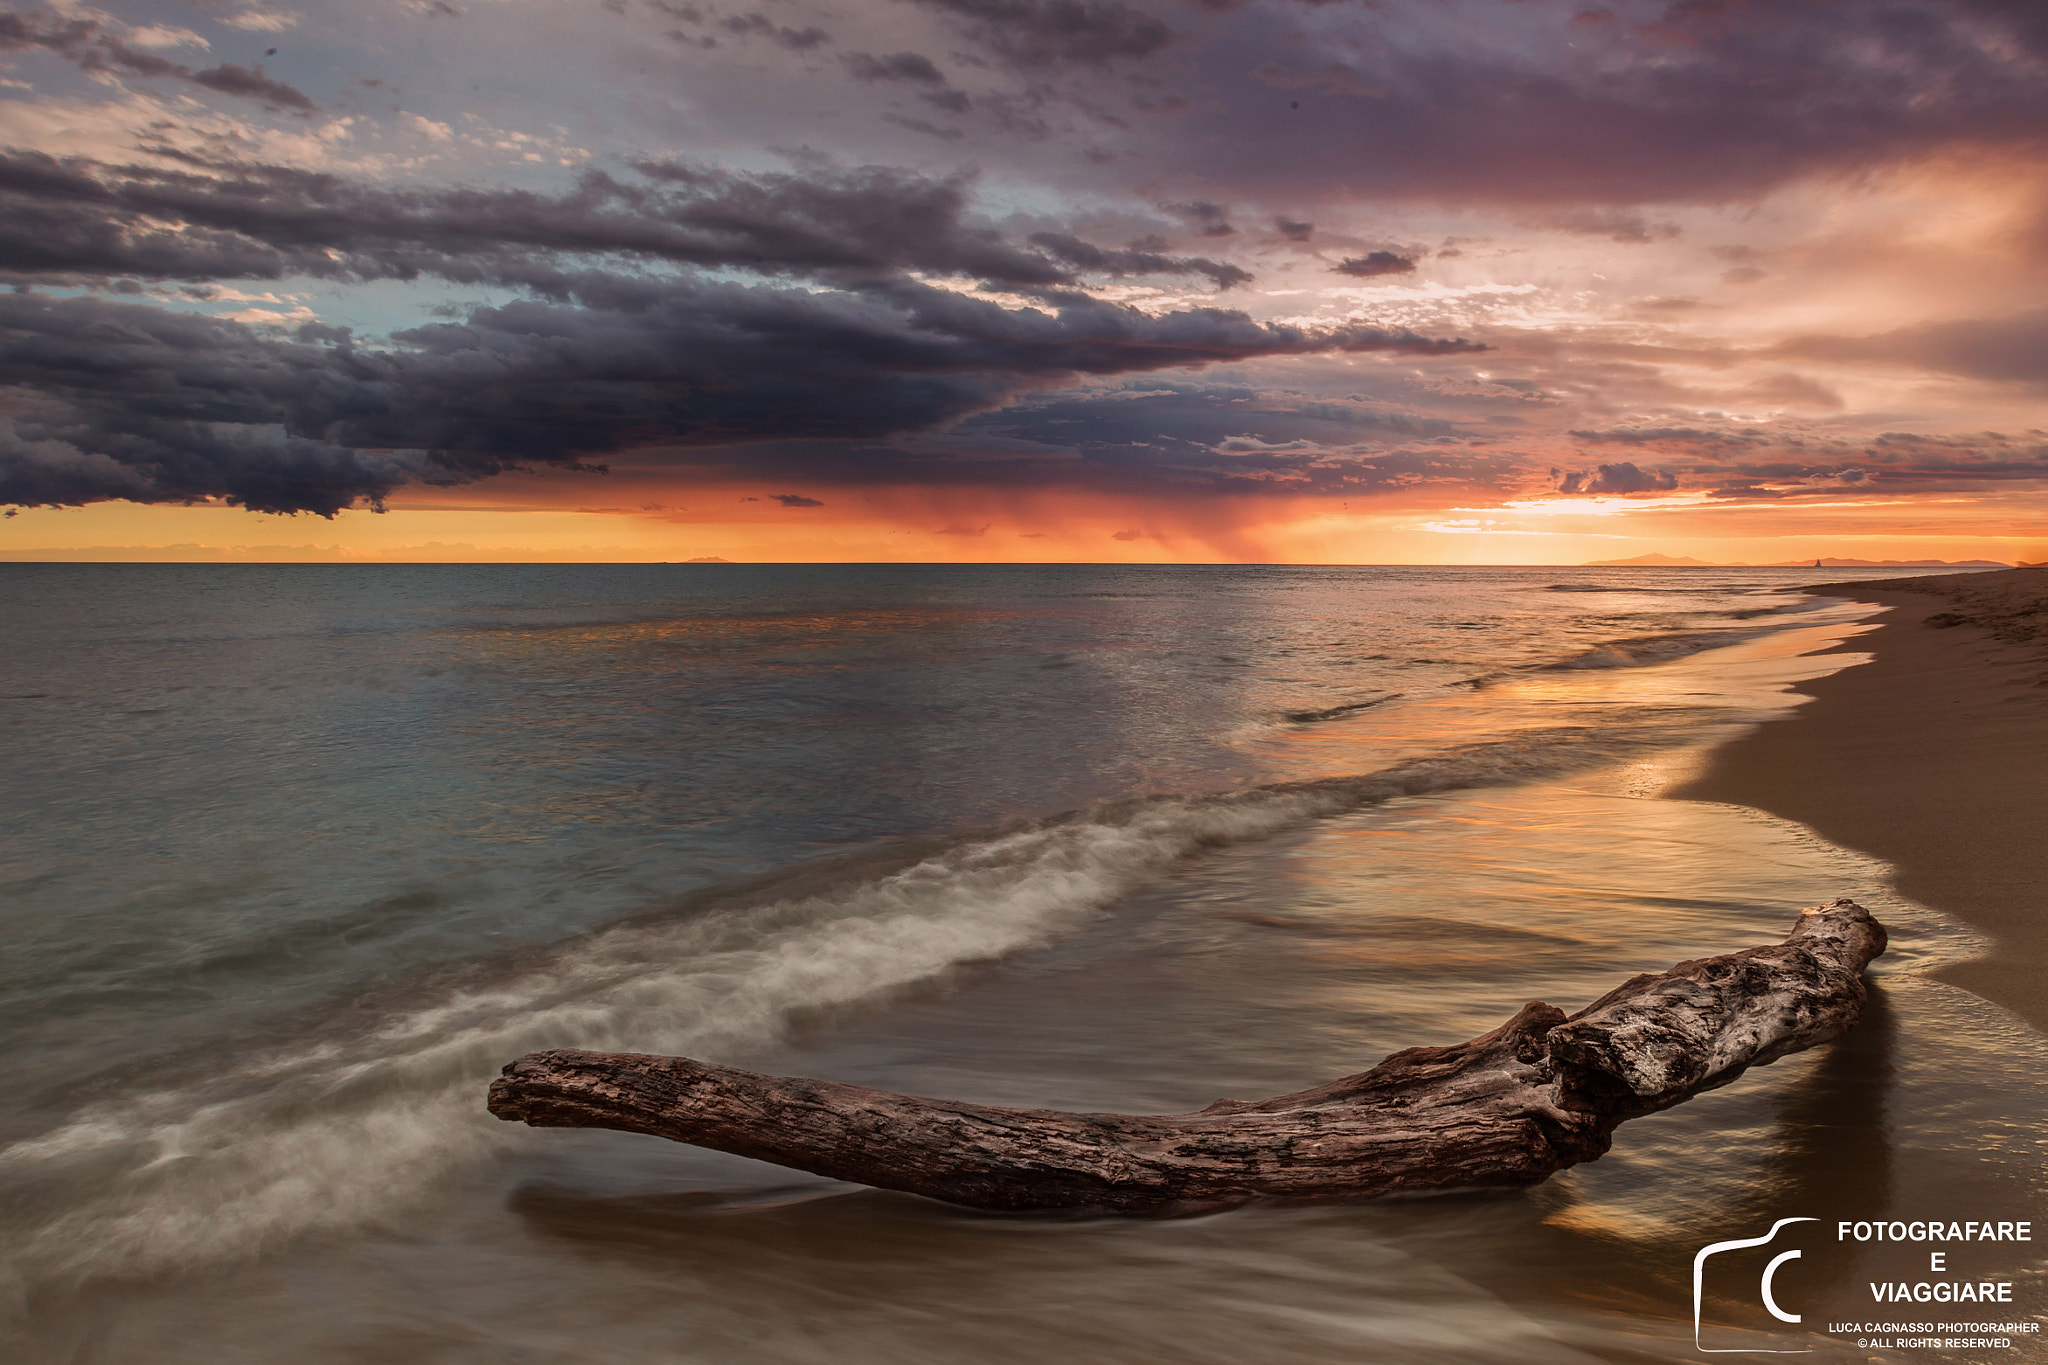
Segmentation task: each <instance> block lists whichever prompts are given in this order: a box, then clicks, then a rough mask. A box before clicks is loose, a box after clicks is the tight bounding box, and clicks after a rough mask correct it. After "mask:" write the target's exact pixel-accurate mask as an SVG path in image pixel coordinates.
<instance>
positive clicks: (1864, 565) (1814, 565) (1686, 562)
mask: <svg viewBox="0 0 2048 1365" xmlns="http://www.w3.org/2000/svg"><path fill="white" fill-rule="evenodd" d="M1580 567H1581V568H1587V569H1630V568H1650V569H1660V568H1662V569H1670V568H1681V569H1682V568H1697V569H2010V568H2012V567H2013V566H2012V565H2010V564H2007V563H2004V562H2003V561H2001V560H1996V559H1827V558H1822V559H1814V560H1806V559H1781V560H1778V561H1776V562H1775V563H1771V564H1740V563H1726V564H1715V563H1712V562H1710V561H1708V560H1704V559H1686V558H1684V557H1683V556H1677V555H1636V556H1635V557H1633V558H1631V559H1589V560H1587V561H1586V562H1585V563H1584V564H1583V565H1581V566H1580ZM2019 567H2020V568H2023V569H2025V568H2033V567H2038V566H2036V565H2027V564H2022V565H2020V566H2019Z"/></svg>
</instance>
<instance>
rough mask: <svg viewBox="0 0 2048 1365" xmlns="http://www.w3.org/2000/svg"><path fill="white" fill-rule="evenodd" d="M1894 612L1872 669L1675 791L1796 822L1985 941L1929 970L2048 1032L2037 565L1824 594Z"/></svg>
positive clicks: (1819, 696)
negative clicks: (1980, 948)
mask: <svg viewBox="0 0 2048 1365" xmlns="http://www.w3.org/2000/svg"><path fill="white" fill-rule="evenodd" d="M1809 591H1813V592H1818V593H1825V594H1828V595H1830V596H1839V597H1848V598H1853V599H1855V600H1857V601H1863V602H1874V603H1880V604H1882V605H1884V606H1885V607H1887V608H1889V610H1888V611H1887V612H1885V613H1884V614H1883V615H1882V616H1881V617H1880V618H1879V619H1880V620H1881V621H1882V623H1883V624H1882V625H1881V626H1880V628H1879V629H1878V630H1876V631H1874V632H1872V633H1870V634H1868V635H1865V636H1863V637H1862V638H1860V639H1858V640H1855V641H1853V642H1851V643H1849V644H1846V645H1844V646H1842V647H1841V648H1842V649H1843V650H1845V651H1857V652H1862V651H1874V654H1875V657H1874V658H1873V659H1872V660H1871V662H1869V663H1866V664H1862V665H1859V666H1857V667H1853V668H1848V669H1845V670H1843V671H1842V672H1840V673H1836V674H1833V675H1832V676H1830V677H1826V678H1821V679H1817V680H1815V681H1812V682H1807V683H1802V684H1800V685H1799V687H1798V690H1799V691H1802V692H1806V693H1809V694H1811V695H1812V696H1813V698H1814V700H1813V701H1812V702H1810V703H1809V704H1807V705H1805V706H1802V707H1800V708H1799V709H1798V710H1797V711H1794V712H1793V713H1791V714H1790V715H1788V716H1786V717H1785V718H1783V719H1780V720H1774V721H1771V722H1768V723H1766V724H1764V725H1762V726H1760V727H1758V728H1757V729H1756V730H1755V731H1753V732H1751V733H1750V734H1748V735H1746V736H1744V737H1742V738H1741V739H1738V740H1736V741H1735V742H1733V743H1731V744H1728V745H1726V746H1724V747H1723V748H1722V749H1720V750H1719V751H1718V752H1717V753H1716V754H1715V755H1714V757H1713V759H1712V760H1711V762H1710V764H1709V766H1708V767H1707V769H1706V770H1705V771H1704V772H1703V773H1702V774H1701V775H1700V776H1699V777H1698V778H1697V779H1696V780H1694V781H1693V782H1691V783H1689V784H1687V785H1686V786H1684V787H1682V788H1680V789H1679V790H1677V791H1675V792H1673V793H1672V795H1674V796H1676V797H1679V798H1681V799H1692V800H1703V801H1726V802H1732V803H1735V804H1738V805H1745V806H1753V807H1756V808H1758V809H1761V810H1765V811H1769V812H1771V813H1772V814H1774V815H1779V816H1783V817H1785V818H1787V819H1791V820H1796V821H1798V822H1800V823H1801V824H1804V825H1807V826H1808V827H1810V828H1812V829H1814V830H1816V831H1818V832H1819V833H1820V834H1821V835H1823V836H1824V837H1826V838H1828V839H1830V840H1832V841H1834V842H1835V843H1838V844H1842V845H1844V846H1846V847H1849V848H1853V849H1857V850H1860V851H1862V852H1865V853H1869V854H1873V855H1875V856H1876V857H1879V858H1881V859H1883V860H1884V861H1886V862H1887V863H1890V864H1891V865H1892V866H1893V867H1894V868H1895V869H1896V875H1895V878H1894V885H1895V886H1896V887H1897V889H1898V890H1899V891H1900V892H1901V893H1902V894H1904V895H1906V896H1909V897H1911V898H1912V899H1914V900H1916V901H1919V902H1921V903H1922V904H1924V905H1928V906H1931V907H1933V908H1934V909H1937V910H1941V911H1944V912H1946V913H1948V914H1951V915H1953V916H1955V917H1956V918H1957V919H1959V920H1962V921H1963V922H1964V923H1966V924H1969V925H1971V926H1973V927H1975V928H1977V929H1979V930H1981V931H1983V932H1984V933H1985V934H1986V935H1987V936H1989V937H1990V938H1991V939H1992V940H1993V945H1994V946H1993V950H1992V952H1991V953H1990V954H1988V955H1987V956H1986V957H1984V958H1982V959H1979V960H1976V961H1972V962H1965V963H1960V964H1957V965H1955V966H1953V967H1950V968H1947V969H1945V970H1944V971H1942V972H1941V973H1939V975H1940V976H1941V978H1942V979H1943V980H1946V981H1950V982H1952V983H1954V984H1955V985H1958V986H1961V987H1963V988H1964V989H1966V990H1970V991H1974V992H1975V993H1977V994H1978V995H1981V996H1983V997H1985V998H1986V999H1988V1000H1991V1001H1994V1002H1996V1003H1997V1004H2000V1005H2003V1006H2005V1007H2006V1008H2007V1009H2010V1010H2012V1011H2013V1012H2014V1013H2016V1014H2018V1015H2019V1016H2020V1017H2021V1018H2023V1019H2025V1020H2026V1021H2027V1022H2028V1023H2029V1024H2031V1025H2032V1026H2033V1027H2034V1028H2036V1029H2039V1030H2042V1031H2048V569H2012V570H2001V571H1995V572H1991V573H1981V574H1952V575H1931V576H1928V577H1925V578H1910V579H1887V580H1881V581H1876V582H1866V583H1843V584H1825V585H1819V586H1816V587H1814V588H1812V589H1809Z"/></svg>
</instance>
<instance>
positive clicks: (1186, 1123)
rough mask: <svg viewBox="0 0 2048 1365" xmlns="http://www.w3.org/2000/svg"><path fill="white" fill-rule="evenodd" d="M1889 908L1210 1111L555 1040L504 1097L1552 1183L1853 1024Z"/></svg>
mask: <svg viewBox="0 0 2048 1365" xmlns="http://www.w3.org/2000/svg"><path fill="white" fill-rule="evenodd" d="M1885 942H1886V935H1885V930H1884V926H1883V925H1881V924H1879V923H1878V922H1877V921H1876V920H1875V919H1873V918H1872V917H1871V915H1870V914H1869V912H1868V911H1866V910H1864V909H1863V908H1862V907H1861V906H1859V905H1857V904H1855V903H1854V902H1853V901H1847V900H1838V901H1835V902H1834V903H1833V904H1831V905H1826V906H1817V907H1815V908H1813V909H1809V910H1806V911H1803V912H1801V915H1800V918H1799V922H1798V924H1797V925H1796V926H1795V927H1794V928H1793V930H1792V933H1791V934H1790V936H1788V937H1787V938H1786V939H1785V941H1784V942H1782V943H1777V944H1772V945H1770V946H1768V947H1762V948H1750V949H1747V950H1745V951H1742V952H1738V953H1730V954H1728V955H1726V956H1723V957H1710V958H1701V959H1699V960H1697V961H1693V962H1681V963H1679V964H1677V965H1676V966H1674V967H1671V968H1670V969H1669V970H1666V971H1663V972H1657V973H1651V974H1646V975H1643V976H1638V977H1635V978H1633V979H1631V980H1630V981H1628V982H1626V983H1624V984H1623V985H1621V986H1619V987H1617V988H1616V989H1614V990H1613V991H1610V992H1608V993H1607V994H1606V995H1604V996H1602V997H1601V998H1600V999H1598V1000H1596V1001H1594V1002H1593V1003H1592V1004H1590V1005H1588V1006H1587V1007H1586V1008H1584V1009H1582V1010H1580V1011H1579V1012H1578V1013H1576V1014H1573V1015H1566V1014H1565V1012H1564V1011H1563V1010H1560V1009H1558V1008H1556V1007H1555V1006H1552V1005H1547V1004H1545V1003H1543V1002H1542V1001H1540V1000H1535V1001H1531V1002H1529V1003H1528V1004H1527V1005H1524V1006H1523V1007H1522V1009H1521V1011H1520V1012H1519V1013H1517V1014H1516V1015H1515V1017H1514V1018H1512V1019H1510V1020H1508V1021H1507V1022H1506V1023H1504V1024H1502V1025H1501V1026H1500V1027H1499V1028H1496V1029H1494V1030H1493V1031H1492V1032H1490V1033H1486V1034H1483V1035H1481V1036H1480V1037H1477V1038H1474V1039H1472V1040H1470V1041H1469V1042H1464V1043H1458V1044H1456V1045H1454V1046H1451V1047H1433V1048H1432V1047H1424V1048H1410V1049H1409V1050H1407V1051H1405V1052H1397V1053H1395V1054H1394V1055H1392V1056H1391V1057H1388V1058H1387V1059H1386V1060H1385V1061H1383V1062H1381V1063H1380V1064H1379V1065H1378V1066H1376V1067H1374V1068H1373V1069H1372V1070H1370V1071H1366V1072H1362V1073H1360V1074H1358V1075H1355V1076H1347V1077H1345V1078H1343V1079H1342V1080H1337V1081H1332V1082H1330V1083H1329V1084H1328V1085H1323V1086H1318V1087H1316V1088H1315V1089H1312V1090H1304V1091H1301V1092H1299V1093H1297V1094H1292V1095H1282V1096H1280V1097H1278V1098H1276V1099H1269V1100H1258V1101H1240V1100H1218V1101H1217V1102H1216V1103H1214V1104H1212V1105H1210V1106H1209V1107H1208V1108H1206V1109H1203V1110H1201V1111H1199V1112H1197V1113H1192V1114H1168V1115H1143V1114H1077V1113H1063V1112H1057V1111H1052V1110H1036V1109H1001V1108H995V1107H991V1106H987V1105H976V1104H960V1103H955V1102H953V1101H950V1100H934V1099H923V1098H919V1097H917V1096H913V1095H900V1094H896V1093H894V1092H891V1091H887V1090H872V1089H868V1088H866V1087H864V1086H857V1085H841V1084H839V1083H837V1082H834V1081H820V1080H807V1079H802V1078H798V1077H787V1076H766V1075H761V1074H759V1073H756V1072H752V1071H741V1070H737V1069H735V1068H731V1067H722V1066H713V1065H710V1064H708V1063H705V1062H697V1061H692V1060H690V1059H688V1058H685V1057H654V1056H643V1055H638V1054H634V1053H608V1052H579V1051H555V1052H536V1053H533V1054H531V1055H530V1056H526V1057H522V1058H520V1059H519V1060H518V1061H515V1062H513V1063H511V1064H510V1065H509V1066H507V1067H506V1068H505V1069H504V1073H503V1074H502V1075H501V1076H500V1077H499V1078H498V1079H497V1080H496V1081H494V1082H492V1084H491V1090H490V1099H489V1105H490V1111H491V1112H492V1113H493V1114H495V1115H497V1116H498V1117H499V1118H501V1119H506V1120H511V1121H523V1122H525V1123H528V1124H532V1125H534V1126H535V1127H566V1128H612V1129H618V1130H621V1131H624V1132H630V1133H650V1134H653V1135H654V1136H656V1137H664V1138H669V1139H672V1140H674V1141H677V1142H687V1143H693V1144H695V1145H697V1146H700V1147H712V1148H716V1149H718V1150H720V1151H725V1152H735V1153H738V1154H739V1155H741V1156H749V1157H754V1158H757V1159H759V1160H762V1161H772V1162H775V1163H777V1164H779V1165H783V1166H792V1167H795V1168H796V1169H798V1170H804V1171H811V1172H814V1173H816V1174H818V1175H824V1176H831V1177H833V1178H835V1179H839V1180H850V1181H856V1182H858V1183H860V1184H864V1185H875V1186H879V1187H881V1188H884V1189H892V1190H905V1191H908V1192H910V1193H912V1194H921V1195H927V1196H929V1197H931V1198H934V1199H943V1200H947V1201H949V1202H951V1203H955V1204H965V1205H969V1206H971V1207H974V1208H982V1209H1084V1208H1085V1209H1102V1210H1108V1211H1114V1212H1121V1213H1146V1212H1160V1211H1170V1210H1177V1209H1193V1208H1214V1207H1219V1206H1225V1205H1229V1204H1235V1203H1241V1202H1244V1201H1247V1200H1254V1199H1282V1200H1330V1199H1359V1198H1367V1197H1371V1196H1374V1195H1382V1194H1391V1193H1395V1192H1403V1191H1407V1192H1418V1191H1431V1190H1447V1189H1469V1188H1474V1187H1481V1186H1516V1185H1533V1184H1537V1183H1538V1182H1540V1181H1542V1180H1544V1179H1546V1178H1548V1177H1549V1176H1550V1175H1552V1174H1553V1173H1555V1172H1557V1171H1560V1170H1563V1169H1565V1168H1566V1167H1569V1166H1575V1165H1577V1164H1578V1163H1580V1162H1582V1161H1591V1160H1594V1159H1595V1158H1597V1157H1599V1156H1600V1155H1602V1154H1603V1153H1604V1152H1606V1151H1607V1149H1608V1147H1609V1145H1610V1143H1611V1141H1612V1135H1613V1132H1614V1129H1615V1128H1616V1127H1617V1126H1618V1125H1620V1124H1621V1123H1622V1122H1624V1121H1625V1120H1628V1119H1631V1118H1636V1117H1639V1116H1641V1115H1643V1114H1650V1113H1655V1112H1657V1111H1658V1110H1660V1109H1668V1108H1670V1107H1671V1106H1672V1105H1675V1104H1678V1103H1680V1102H1682V1101H1684V1100H1687V1099H1690V1098H1691V1097H1692V1096H1694V1095H1697V1094H1699V1093H1701V1092H1702V1091H1705V1090H1712V1089H1715V1088H1716V1087H1719V1086H1723V1085H1726V1084H1728V1083H1729V1082H1731V1081H1733V1080H1735V1079H1736V1078H1737V1077H1738V1076H1740V1075H1741V1074H1742V1073H1743V1072H1744V1071H1745V1070H1747V1069H1748V1068H1749V1067H1752V1066H1762V1065H1766V1064H1768V1063H1770V1062H1773V1061H1776V1060H1777V1059H1778V1058H1780V1057H1783V1056H1785V1055H1787V1054H1789V1053H1793V1052H1799V1051H1803V1050H1804V1049H1806V1048H1810V1047H1814V1046H1816V1045H1818V1044H1821V1043H1825V1042H1828V1041H1830V1040H1831V1039H1834V1038H1837V1037H1840V1036H1841V1035H1842V1034H1843V1033H1845V1032H1847V1031H1848V1030H1849V1029H1850V1028H1851V1027H1852V1026H1853V1025H1854V1024H1855V1022H1856V1019H1857V1017H1858V1015H1859V1014H1860V1013H1861V1012H1862V1008H1863V1004H1864V1000H1865V998H1866V994H1865V990H1864V986H1863V981H1862V972H1863V969H1864V967H1865V966H1866V965H1868V963H1869V962H1870V960H1871V959H1872V958H1874V957H1876V956H1877V955H1878V954H1880V953H1882V952H1883V951H1884V948H1885Z"/></svg>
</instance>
